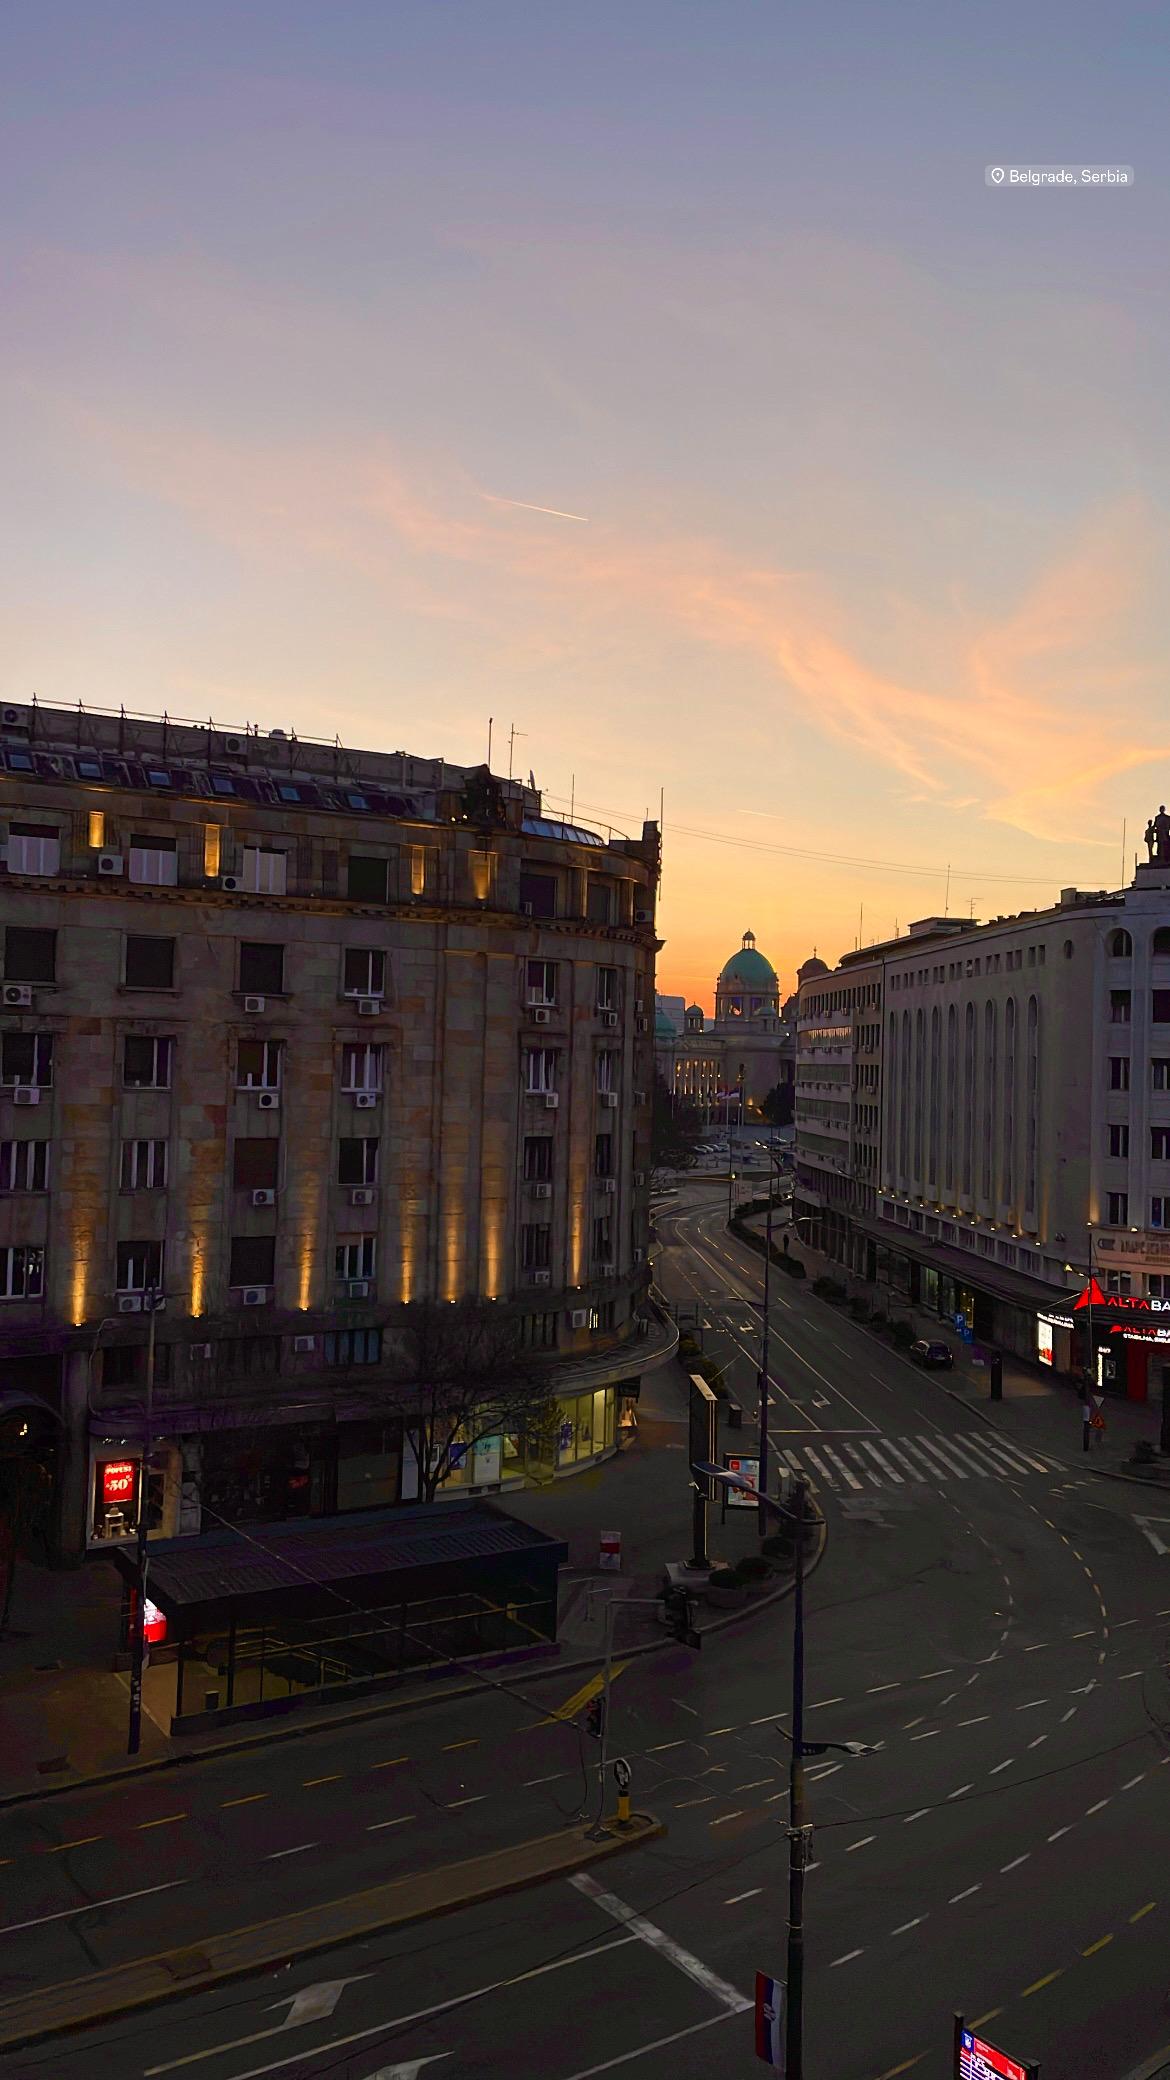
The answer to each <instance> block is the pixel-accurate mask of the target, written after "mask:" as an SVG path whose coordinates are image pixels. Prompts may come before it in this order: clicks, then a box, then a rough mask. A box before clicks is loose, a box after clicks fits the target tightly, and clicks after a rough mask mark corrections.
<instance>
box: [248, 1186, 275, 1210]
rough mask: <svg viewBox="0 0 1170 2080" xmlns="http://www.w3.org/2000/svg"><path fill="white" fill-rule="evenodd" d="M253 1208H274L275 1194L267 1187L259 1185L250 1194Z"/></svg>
mask: <svg viewBox="0 0 1170 2080" xmlns="http://www.w3.org/2000/svg"><path fill="white" fill-rule="evenodd" d="M252 1204H253V1206H275V1204H276V1193H275V1192H274V1191H273V1190H272V1189H271V1187H270V1186H269V1185H260V1186H258V1188H257V1189H256V1191H254V1192H253V1194H252Z"/></svg>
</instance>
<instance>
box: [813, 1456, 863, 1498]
mask: <svg viewBox="0 0 1170 2080" xmlns="http://www.w3.org/2000/svg"><path fill="white" fill-rule="evenodd" d="M821 1449H822V1450H823V1452H824V1454H825V1457H826V1459H831V1460H832V1462H833V1464H834V1466H835V1467H836V1469H837V1471H838V1473H841V1474H843V1475H844V1476H845V1479H846V1480H847V1481H848V1483H849V1486H850V1487H851V1488H853V1489H854V1490H855V1491H856V1492H857V1493H858V1494H860V1493H861V1482H860V1481H859V1480H857V1479H856V1478H855V1477H854V1475H853V1474H851V1473H850V1471H849V1468H848V1467H847V1466H846V1464H845V1461H844V1459H839V1458H838V1457H837V1454H836V1452H833V1451H830V1449H829V1447H828V1445H827V1444H826V1445H823V1446H822V1447H821Z"/></svg>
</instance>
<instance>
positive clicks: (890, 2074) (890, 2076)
mask: <svg viewBox="0 0 1170 2080" xmlns="http://www.w3.org/2000/svg"><path fill="white" fill-rule="evenodd" d="M998 2013H999V2010H998V2008H997V2009H996V2014H998ZM925 2057H926V2053H925V2051H920V2052H919V2054H918V2056H917V2058H904V2059H903V2060H902V2063H901V2065H900V2066H887V2067H886V2070H885V2072H884V2073H879V2074H878V2080H897V2076H898V2074H899V2073H908V2072H910V2071H911V2069H912V2067H914V2066H920V2065H921V2064H922V2061H923V2059H924V2058H925Z"/></svg>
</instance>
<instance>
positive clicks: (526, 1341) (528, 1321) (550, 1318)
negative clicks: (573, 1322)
mask: <svg viewBox="0 0 1170 2080" xmlns="http://www.w3.org/2000/svg"><path fill="white" fill-rule="evenodd" d="M520 1344H521V1348H522V1349H523V1350H526V1351H555V1349H556V1347H557V1317H556V1315H555V1314H526V1315H522V1316H521V1317H520Z"/></svg>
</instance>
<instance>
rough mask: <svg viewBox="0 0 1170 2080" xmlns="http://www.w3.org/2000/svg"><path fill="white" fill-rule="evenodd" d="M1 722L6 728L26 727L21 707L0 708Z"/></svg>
mask: <svg viewBox="0 0 1170 2080" xmlns="http://www.w3.org/2000/svg"><path fill="white" fill-rule="evenodd" d="M0 722H2V723H3V725H4V727H5V729H23V728H24V716H23V715H22V713H21V711H20V709H19V708H0Z"/></svg>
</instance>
